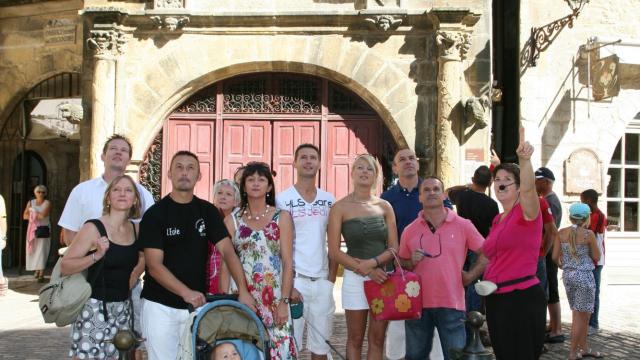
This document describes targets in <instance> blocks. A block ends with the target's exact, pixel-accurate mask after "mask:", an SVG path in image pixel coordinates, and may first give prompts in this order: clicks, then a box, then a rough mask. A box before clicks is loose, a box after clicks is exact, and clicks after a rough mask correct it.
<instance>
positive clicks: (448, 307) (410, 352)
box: [400, 177, 486, 360]
mask: <svg viewBox="0 0 640 360" xmlns="http://www.w3.org/2000/svg"><path fill="white" fill-rule="evenodd" d="M444 197H445V193H444V184H443V183H442V181H441V180H440V179H438V178H436V177H428V178H426V179H424V181H422V183H421V184H420V203H421V204H422V211H420V213H419V214H418V218H417V219H416V220H415V221H413V222H412V223H411V224H409V225H408V226H407V227H406V228H405V230H404V232H403V233H402V240H401V241H400V258H401V259H402V265H403V267H405V268H408V269H412V270H413V271H414V272H416V273H417V274H418V275H420V279H421V287H422V307H423V309H422V318H421V319H418V320H409V321H406V322H405V331H406V339H407V340H406V341H407V342H406V356H405V358H406V359H407V360H414V359H415V360H418V359H419V360H423V359H426V358H427V356H428V355H429V352H430V351H431V343H432V338H433V329H434V327H435V328H437V329H438V334H439V335H440V343H441V345H442V350H443V353H444V358H445V359H449V353H450V351H451V349H462V348H463V347H464V345H465V341H466V334H465V328H464V322H463V320H464V319H465V303H464V286H465V285H468V284H469V283H471V281H473V280H474V279H476V278H477V277H478V276H480V274H482V271H483V270H484V267H485V266H486V258H485V257H484V256H482V257H478V261H476V263H475V264H474V266H473V267H472V268H471V269H470V270H469V271H468V272H465V271H463V270H462V267H463V265H464V260H465V257H466V256H467V250H471V251H474V252H476V253H478V255H479V251H480V250H481V248H482V242H483V241H484V239H483V238H482V235H480V233H478V230H476V228H475V226H473V224H472V223H471V221H469V220H467V219H464V218H461V217H460V216H458V215H457V214H456V213H455V212H453V211H451V210H449V209H447V208H445V207H444V205H443V200H444Z"/></svg>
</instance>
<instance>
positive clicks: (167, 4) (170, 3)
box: [153, 0, 184, 9]
mask: <svg viewBox="0 0 640 360" xmlns="http://www.w3.org/2000/svg"><path fill="white" fill-rule="evenodd" d="M153 8H154V9H182V8H184V0H154V1H153Z"/></svg>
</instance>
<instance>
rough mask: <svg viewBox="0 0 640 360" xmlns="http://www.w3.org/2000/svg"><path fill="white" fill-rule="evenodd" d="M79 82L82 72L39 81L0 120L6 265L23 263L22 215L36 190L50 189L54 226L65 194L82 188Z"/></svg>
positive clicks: (54, 233)
mask: <svg viewBox="0 0 640 360" xmlns="http://www.w3.org/2000/svg"><path fill="white" fill-rule="evenodd" d="M80 78H81V77H80V74H79V73H61V74H57V75H54V76H51V77H49V78H47V79H45V80H43V81H41V82H40V83H38V84H37V85H36V86H34V87H33V88H32V89H30V90H29V91H28V92H27V93H26V95H25V96H24V97H23V98H22V99H20V101H19V102H18V103H17V105H16V106H15V107H14V108H13V109H12V110H11V112H10V113H9V115H8V117H7V118H4V119H0V163H1V164H3V165H5V166H6V171H2V172H0V194H2V196H3V197H4V199H5V202H6V206H7V225H8V229H7V237H8V240H9V241H8V243H7V249H6V250H5V251H3V252H2V255H3V266H6V267H13V266H20V268H22V264H24V246H25V239H24V233H25V229H26V225H25V224H26V222H23V220H22V211H23V209H24V206H25V204H26V202H27V201H28V200H29V199H31V198H32V197H33V188H34V186H35V185H37V183H44V184H45V185H47V187H48V188H49V194H48V195H49V200H51V203H52V210H51V214H52V219H51V223H52V224H56V223H57V216H59V214H60V213H61V211H62V208H63V207H64V204H65V201H66V198H67V195H68V194H69V192H70V190H71V188H72V187H73V186H75V185H76V184H77V183H78V179H79V169H78V168H77V162H78V152H79V146H78V145H79V141H78V139H79V127H78V123H79V122H80V121H81V119H82V107H81V105H80V101H81V100H80V97H81V84H80ZM22 154H26V156H23V155H22ZM52 230H53V231H52V245H53V246H52V251H51V252H52V253H55V251H56V250H57V244H58V241H57V240H58V236H57V231H56V229H55V226H54V227H53V228H52Z"/></svg>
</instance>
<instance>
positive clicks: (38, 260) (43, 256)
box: [25, 238, 51, 271]
mask: <svg viewBox="0 0 640 360" xmlns="http://www.w3.org/2000/svg"><path fill="white" fill-rule="evenodd" d="M50 247H51V239H50V238H35V239H34V240H33V253H32V254H29V250H28V249H27V256H26V262H25V268H26V270H27V271H32V270H44V268H45V267H46V266H47V259H48V258H49V248H50Z"/></svg>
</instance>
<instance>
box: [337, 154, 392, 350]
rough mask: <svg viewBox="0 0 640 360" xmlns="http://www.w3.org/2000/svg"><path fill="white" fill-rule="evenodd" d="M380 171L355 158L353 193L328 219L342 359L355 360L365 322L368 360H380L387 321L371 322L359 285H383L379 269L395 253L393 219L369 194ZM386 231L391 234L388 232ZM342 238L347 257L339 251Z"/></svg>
mask: <svg viewBox="0 0 640 360" xmlns="http://www.w3.org/2000/svg"><path fill="white" fill-rule="evenodd" d="M379 176H380V170H379V167H378V164H377V162H376V160H375V159H374V158H373V156H371V155H368V154H366V155H359V156H358V157H357V158H356V159H355V161H354V163H353V165H352V166H351V181H352V183H353V192H351V193H350V194H348V195H347V196H345V197H344V198H342V199H340V200H338V201H337V202H336V203H335V204H334V205H333V207H332V208H331V212H330V213H329V225H328V227H327V238H328V241H329V258H330V259H331V260H332V261H335V262H337V263H338V264H342V266H343V267H344V269H345V270H344V278H343V282H342V307H343V308H344V310H345V316H346V322H347V358H348V359H359V358H360V354H361V353H362V343H363V340H364V336H365V329H366V327H367V321H369V331H368V333H367V340H368V347H369V349H368V352H367V359H368V360H374V359H382V358H383V347H384V337H385V332H386V329H387V322H386V321H376V320H374V319H373V318H372V317H371V314H370V312H369V306H368V304H367V299H366V297H365V295H364V281H365V280H367V279H372V280H374V281H376V282H378V283H383V282H384V281H385V280H386V279H387V274H386V271H385V268H384V265H386V264H387V263H391V261H392V260H393V254H391V252H390V251H388V249H389V248H393V249H394V250H397V249H398V235H397V232H396V231H395V229H396V219H395V215H394V213H393V208H392V207H391V204H389V203H388V202H387V201H385V200H383V199H380V198H379V197H377V196H375V195H374V194H373V191H374V189H375V188H376V184H377V180H378V177H379ZM389 229H392V230H391V231H389ZM341 236H342V237H344V240H345V243H346V245H347V252H343V251H342V250H340V239H341Z"/></svg>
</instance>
